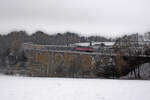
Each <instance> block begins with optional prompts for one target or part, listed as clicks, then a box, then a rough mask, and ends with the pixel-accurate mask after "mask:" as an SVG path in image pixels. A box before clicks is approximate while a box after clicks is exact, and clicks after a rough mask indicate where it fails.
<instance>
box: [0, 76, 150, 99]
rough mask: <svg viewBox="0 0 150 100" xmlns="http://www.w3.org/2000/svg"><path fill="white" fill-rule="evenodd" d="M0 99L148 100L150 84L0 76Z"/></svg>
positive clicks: (145, 82) (126, 81)
mask: <svg viewBox="0 0 150 100" xmlns="http://www.w3.org/2000/svg"><path fill="white" fill-rule="evenodd" d="M0 100H150V81H138V80H105V79H69V78H68V79H66V78H35V77H34V78H29V77H16V76H5V75H0Z"/></svg>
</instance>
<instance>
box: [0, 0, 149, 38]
mask: <svg viewBox="0 0 150 100" xmlns="http://www.w3.org/2000/svg"><path fill="white" fill-rule="evenodd" d="M12 30H27V32H29V33H33V32H34V31H36V30H43V31H45V32H48V33H50V34H52V33H56V32H65V31H72V32H78V33H82V35H92V34H94V35H103V36H109V37H111V36H113V37H114V36H120V35H122V34H128V33H134V32H140V33H143V32H146V31H150V0H0V32H1V33H7V32H10V31H12Z"/></svg>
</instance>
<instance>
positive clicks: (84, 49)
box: [74, 46, 94, 52]
mask: <svg viewBox="0 0 150 100" xmlns="http://www.w3.org/2000/svg"><path fill="white" fill-rule="evenodd" d="M74 49H75V51H80V52H94V48H93V47H89V46H76V47H75V48H74Z"/></svg>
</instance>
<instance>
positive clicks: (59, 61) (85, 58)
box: [22, 43, 150, 78]
mask: <svg viewBox="0 0 150 100" xmlns="http://www.w3.org/2000/svg"><path fill="white" fill-rule="evenodd" d="M45 48H46V45H35V44H28V43H25V44H23V46H22V50H23V51H24V53H25V57H26V58H27V62H26V63H25V66H26V70H27V74H28V75H30V76H40V77H42V76H43V77H45V76H46V77H80V78H83V77H84V78H85V77H87V78H97V77H106V78H108V77H120V76H125V75H127V74H128V73H129V72H131V71H133V70H134V69H136V68H137V67H138V66H140V65H141V64H144V63H146V62H149V58H150V56H144V55H139V56H123V55H121V53H120V52H116V53H100V52H92V53H90V52H77V51H69V50H51V49H50V50H48V49H45Z"/></svg>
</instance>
